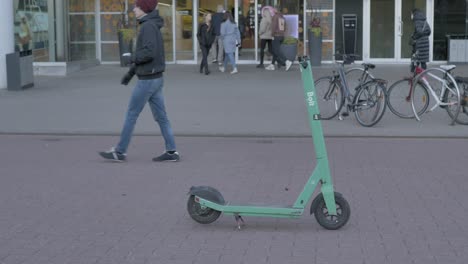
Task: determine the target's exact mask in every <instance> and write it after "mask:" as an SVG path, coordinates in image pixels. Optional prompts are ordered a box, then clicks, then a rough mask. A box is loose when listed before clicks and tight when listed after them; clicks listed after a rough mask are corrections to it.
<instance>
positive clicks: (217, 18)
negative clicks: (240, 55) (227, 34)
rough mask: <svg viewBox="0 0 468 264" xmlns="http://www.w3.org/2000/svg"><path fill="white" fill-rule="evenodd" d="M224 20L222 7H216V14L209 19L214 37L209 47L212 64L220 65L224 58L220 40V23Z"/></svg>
mask: <svg viewBox="0 0 468 264" xmlns="http://www.w3.org/2000/svg"><path fill="white" fill-rule="evenodd" d="M223 20H224V7H223V5H218V8H217V10H216V13H215V14H214V15H213V18H212V19H211V25H212V26H213V30H214V33H215V35H216V37H215V40H214V42H213V45H212V46H211V57H213V63H218V65H220V66H221V65H222V63H223V58H224V46H223V40H222V39H221V23H223Z"/></svg>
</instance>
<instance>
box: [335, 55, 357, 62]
mask: <svg viewBox="0 0 468 264" xmlns="http://www.w3.org/2000/svg"><path fill="white" fill-rule="evenodd" d="M333 56H334V57H335V58H336V57H338V56H341V57H342V58H343V62H342V64H351V63H353V62H354V61H355V60H356V59H358V58H361V56H360V55H358V54H352V53H351V54H342V53H335V54H333Z"/></svg>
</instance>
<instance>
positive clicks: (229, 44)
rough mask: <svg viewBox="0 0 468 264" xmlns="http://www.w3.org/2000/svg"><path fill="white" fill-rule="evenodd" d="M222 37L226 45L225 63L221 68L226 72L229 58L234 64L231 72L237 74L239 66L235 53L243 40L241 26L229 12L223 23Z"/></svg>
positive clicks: (225, 14) (225, 15)
mask: <svg viewBox="0 0 468 264" xmlns="http://www.w3.org/2000/svg"><path fill="white" fill-rule="evenodd" d="M221 39H222V40H223V46H224V65H223V66H220V67H219V70H220V71H221V72H224V71H225V69H226V67H227V62H228V60H229V62H230V63H231V65H232V71H231V74H236V73H237V66H236V61H235V58H234V53H235V52H236V48H237V47H239V45H240V41H241V40H240V33H239V28H238V27H237V25H236V23H234V18H233V17H232V15H231V13H229V12H226V13H224V22H223V23H222V24H221Z"/></svg>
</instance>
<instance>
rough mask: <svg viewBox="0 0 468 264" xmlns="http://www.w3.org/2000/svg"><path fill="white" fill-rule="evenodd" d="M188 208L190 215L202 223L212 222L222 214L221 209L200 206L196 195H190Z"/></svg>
mask: <svg viewBox="0 0 468 264" xmlns="http://www.w3.org/2000/svg"><path fill="white" fill-rule="evenodd" d="M187 210H188V213H189V215H190V217H191V218H192V219H193V220H195V221H196V222H198V223H200V224H211V223H213V222H214V221H216V220H217V219H218V218H219V216H220V215H221V212H220V211H216V210H214V209H211V208H209V207H202V206H200V204H199V203H197V202H195V195H190V197H189V199H188V202H187Z"/></svg>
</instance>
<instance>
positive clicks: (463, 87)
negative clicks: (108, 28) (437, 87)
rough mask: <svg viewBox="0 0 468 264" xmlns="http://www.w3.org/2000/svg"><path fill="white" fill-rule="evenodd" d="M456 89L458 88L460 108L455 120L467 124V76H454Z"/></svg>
mask: <svg viewBox="0 0 468 264" xmlns="http://www.w3.org/2000/svg"><path fill="white" fill-rule="evenodd" d="M455 81H456V82H457V85H458V89H459V90H460V99H461V106H460V107H461V108H460V113H458V117H457V119H456V122H457V123H458V124H462V125H468V78H467V77H461V76H456V77H455Z"/></svg>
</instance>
